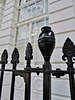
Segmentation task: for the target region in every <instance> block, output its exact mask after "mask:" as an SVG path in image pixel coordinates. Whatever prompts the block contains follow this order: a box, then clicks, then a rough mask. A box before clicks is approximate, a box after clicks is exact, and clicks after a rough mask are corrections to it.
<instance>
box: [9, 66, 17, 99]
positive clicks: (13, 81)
mask: <svg viewBox="0 0 75 100" xmlns="http://www.w3.org/2000/svg"><path fill="white" fill-rule="evenodd" d="M15 67H16V65H13V70H16V68H15ZM14 86H15V73H14V72H12V82H11V93H10V100H13V99H14Z"/></svg>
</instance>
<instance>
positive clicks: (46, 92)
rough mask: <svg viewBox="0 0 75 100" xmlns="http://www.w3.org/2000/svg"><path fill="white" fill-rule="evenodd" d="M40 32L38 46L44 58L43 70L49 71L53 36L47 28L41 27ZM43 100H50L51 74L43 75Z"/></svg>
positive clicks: (53, 44)
mask: <svg viewBox="0 0 75 100" xmlns="http://www.w3.org/2000/svg"><path fill="white" fill-rule="evenodd" d="M41 31H42V32H41V34H40V35H39V39H38V45H39V49H40V51H41V53H42V55H43V57H44V65H43V70H48V71H51V70H52V69H51V64H50V57H51V54H52V52H53V49H54V47H55V36H54V32H53V31H52V30H51V28H50V27H48V26H45V27H43V28H42V29H41ZM43 100H51V73H43Z"/></svg>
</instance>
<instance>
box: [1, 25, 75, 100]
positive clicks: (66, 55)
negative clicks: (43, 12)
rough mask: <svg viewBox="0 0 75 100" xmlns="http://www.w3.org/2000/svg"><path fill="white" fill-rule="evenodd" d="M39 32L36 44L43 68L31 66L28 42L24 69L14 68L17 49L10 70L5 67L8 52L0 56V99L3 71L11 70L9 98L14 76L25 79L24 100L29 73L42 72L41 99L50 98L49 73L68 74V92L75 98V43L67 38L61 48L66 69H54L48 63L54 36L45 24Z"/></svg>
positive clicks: (26, 94)
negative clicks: (41, 56)
mask: <svg viewBox="0 0 75 100" xmlns="http://www.w3.org/2000/svg"><path fill="white" fill-rule="evenodd" d="M41 30H42V32H41V34H40V35H39V39H38V46H39V49H40V51H41V53H42V55H43V57H44V64H43V68H39V67H37V68H31V60H32V59H33V56H32V53H33V49H32V46H31V44H30V43H28V44H27V48H26V56H25V60H26V61H27V64H26V67H25V68H24V70H16V66H17V64H18V63H19V52H18V49H17V48H15V49H14V51H13V53H12V57H11V58H12V59H11V64H12V66H13V68H12V70H10V69H5V66H6V64H7V63H8V53H7V50H4V52H3V53H2V56H1V61H0V63H1V69H0V71H1V75H0V76H1V78H0V100H1V93H2V85H3V76H4V71H7V72H9V71H10V72H12V82H11V93H10V100H13V98H14V87H15V76H17V75H20V76H21V77H23V78H24V81H25V83H26V84H25V98H24V100H30V94H31V93H30V89H31V73H36V74H37V75H39V73H43V100H51V75H53V76H56V77H57V78H60V77H61V76H64V75H66V74H68V75H69V83H70V93H71V100H75V80H74V74H75V70H74V67H73V64H74V62H73V61H74V60H75V59H74V57H75V45H74V43H73V42H72V41H71V40H70V38H67V39H66V41H65V43H64V46H63V48H62V52H63V56H62V59H63V60H64V61H66V60H67V62H66V64H67V66H68V67H67V70H61V69H60V68H57V69H56V70H52V68H51V64H50V57H51V54H52V51H53V49H54V47H55V36H54V32H53V31H52V30H51V28H50V27H48V26H46V27H43V28H42V29H41Z"/></svg>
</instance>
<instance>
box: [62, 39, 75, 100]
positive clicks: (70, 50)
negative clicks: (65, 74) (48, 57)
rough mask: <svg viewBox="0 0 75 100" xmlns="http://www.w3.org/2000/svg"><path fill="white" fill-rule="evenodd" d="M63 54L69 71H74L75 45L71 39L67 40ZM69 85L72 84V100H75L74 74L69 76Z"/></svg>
mask: <svg viewBox="0 0 75 100" xmlns="http://www.w3.org/2000/svg"><path fill="white" fill-rule="evenodd" d="M62 52H63V54H64V55H63V56H62V59H63V60H64V61H66V60H67V62H66V64H67V66H68V68H67V70H68V71H74V67H73V64H74V62H73V60H75V59H74V58H73V57H75V45H74V43H73V42H72V41H71V39H70V38H67V39H66V41H65V43H64V46H63V48H62ZM69 83H70V92H71V100H75V83H74V74H72V73H70V74H69Z"/></svg>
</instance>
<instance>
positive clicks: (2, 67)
mask: <svg viewBox="0 0 75 100" xmlns="http://www.w3.org/2000/svg"><path fill="white" fill-rule="evenodd" d="M7 59H8V53H7V50H6V49H5V50H4V51H3V53H2V56H1V61H0V63H1V64H2V66H1V69H5V64H7V63H8V61H7ZM3 77H4V71H1V78H0V100H1V93H2V84H3Z"/></svg>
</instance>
